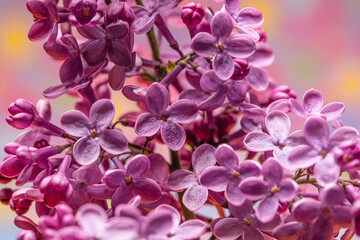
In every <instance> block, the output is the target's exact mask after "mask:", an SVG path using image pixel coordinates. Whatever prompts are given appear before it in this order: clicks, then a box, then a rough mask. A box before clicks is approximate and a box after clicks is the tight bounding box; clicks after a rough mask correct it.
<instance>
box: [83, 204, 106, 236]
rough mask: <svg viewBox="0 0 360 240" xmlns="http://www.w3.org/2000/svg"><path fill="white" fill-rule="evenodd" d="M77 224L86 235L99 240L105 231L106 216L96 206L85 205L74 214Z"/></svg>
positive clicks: (103, 211)
mask: <svg viewBox="0 0 360 240" xmlns="http://www.w3.org/2000/svg"><path fill="white" fill-rule="evenodd" d="M76 220H77V223H78V224H79V225H80V226H81V228H82V229H83V230H84V231H85V232H86V235H88V236H89V237H90V236H91V237H93V238H99V237H101V235H102V234H103V233H104V231H105V222H106V221H107V215H106V212H105V210H104V209H103V208H101V207H100V206H99V205H97V204H85V205H83V206H81V207H80V208H79V211H78V212H77V213H76Z"/></svg>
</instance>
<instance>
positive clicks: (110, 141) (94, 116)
mask: <svg viewBox="0 0 360 240" xmlns="http://www.w3.org/2000/svg"><path fill="white" fill-rule="evenodd" d="M114 114H115V108H114V104H113V103H112V102H111V101H110V100H108V99H100V100H98V101H96V102H95V103H94V104H93V105H92V107H91V109H90V117H89V118H87V117H86V116H85V115H84V114H83V113H82V112H80V111H77V110H71V111H68V112H66V113H64V114H63V115H62V116H61V119H60V121H61V124H62V126H63V128H64V129H65V131H66V132H67V133H68V134H70V135H72V136H74V137H81V138H80V139H79V140H77V141H76V143H75V145H74V149H73V151H74V157H75V160H76V162H77V163H78V164H80V165H89V164H91V163H93V162H95V161H96V159H97V158H98V157H99V154H100V147H101V148H102V149H104V150H105V151H106V152H108V153H110V154H119V153H121V152H122V151H124V150H126V148H127V140H126V138H125V136H124V135H123V134H122V133H121V132H120V131H119V130H117V129H107V127H108V126H109V125H110V124H111V122H112V120H113V118H114ZM89 120H90V121H89Z"/></svg>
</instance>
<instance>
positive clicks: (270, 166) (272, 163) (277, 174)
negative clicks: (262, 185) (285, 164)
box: [262, 158, 283, 186]
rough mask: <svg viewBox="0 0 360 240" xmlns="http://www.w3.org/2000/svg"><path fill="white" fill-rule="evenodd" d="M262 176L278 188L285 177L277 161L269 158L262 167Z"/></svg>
mask: <svg viewBox="0 0 360 240" xmlns="http://www.w3.org/2000/svg"><path fill="white" fill-rule="evenodd" d="M262 174H263V176H264V180H265V181H267V182H269V183H271V184H273V185H276V186H277V185H278V184H279V183H280V181H281V179H282V177H283V170H282V167H281V166H280V164H279V163H278V162H277V161H276V160H275V159H273V158H268V159H267V160H266V161H265V162H264V164H263V166H262Z"/></svg>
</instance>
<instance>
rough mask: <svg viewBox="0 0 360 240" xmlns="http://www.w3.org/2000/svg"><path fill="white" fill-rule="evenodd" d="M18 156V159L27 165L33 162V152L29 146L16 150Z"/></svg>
mask: <svg viewBox="0 0 360 240" xmlns="http://www.w3.org/2000/svg"><path fill="white" fill-rule="evenodd" d="M16 155H17V157H18V159H19V160H20V161H21V162H22V163H24V164H25V165H28V164H31V163H32V162H33V157H32V153H31V150H30V148H29V147H27V146H20V147H19V148H18V149H17V150H16Z"/></svg>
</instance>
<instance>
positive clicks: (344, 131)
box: [328, 127, 359, 150]
mask: <svg viewBox="0 0 360 240" xmlns="http://www.w3.org/2000/svg"><path fill="white" fill-rule="evenodd" d="M358 136H359V132H358V131H357V130H356V129H355V128H352V127H341V128H338V129H336V130H335V131H334V132H333V134H332V135H331V136H330V138H329V142H328V150H331V149H333V148H335V147H337V146H338V145H339V144H340V143H341V142H343V141H349V140H351V141H354V140H355V139H356V138H357V137H358Z"/></svg>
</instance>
